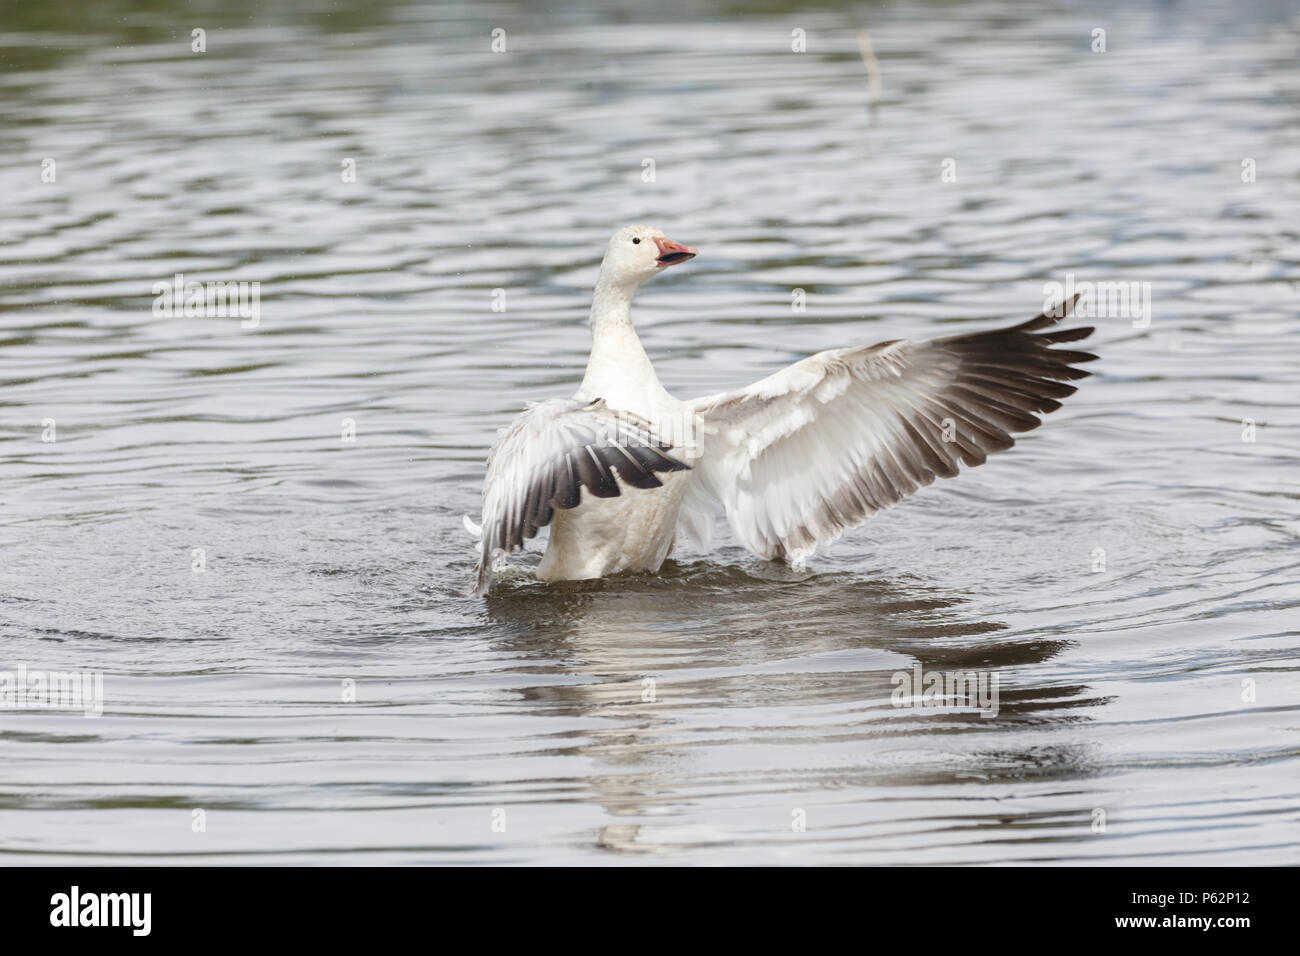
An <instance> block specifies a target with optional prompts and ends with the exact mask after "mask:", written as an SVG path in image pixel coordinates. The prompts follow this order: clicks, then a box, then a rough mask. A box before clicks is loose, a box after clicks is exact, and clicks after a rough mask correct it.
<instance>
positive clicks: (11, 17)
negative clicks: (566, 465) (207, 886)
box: [0, 0, 1300, 865]
mask: <svg viewBox="0 0 1300 956" xmlns="http://www.w3.org/2000/svg"><path fill="white" fill-rule="evenodd" d="M1298 29H1300V11H1297V8H1296V6H1295V5H1294V4H1292V3H1284V2H1250V3H1226V2H1225V3H1203V2H1190V3H1181V2H1170V3H1159V4H1152V5H1133V4H1121V3H1113V4H1108V3H1102V4H1082V3H1071V2H1046V3H1017V2H1005V0H995V2H984V0H976V2H972V3H966V2H963V3H956V2H953V3H944V2H924V0H907V2H892V3H887V4H870V3H864V4H853V5H841V4H832V3H824V4H823V3H817V4H807V5H799V6H794V5H791V4H786V3H765V2H760V3H745V4H739V3H721V2H718V3H710V2H702V3H701V2H691V3H680V4H674V3H668V4H654V5H651V4H646V3H631V2H628V3H605V2H601V3H595V2H591V3H573V4H564V5H562V6H561V5H556V6H555V7H553V8H541V7H537V6H535V5H531V4H515V3H504V2H503V3H474V4H464V5H457V4H431V3H416V2H387V0H366V2H364V3H363V2H351V0H344V2H337V3H336V2H330V3H326V2H318V3H311V2H270V3H264V2H256V3H254V2H247V3H237V2H236V3H230V2H221V3H216V2H213V3H183V2H148V0H135V2H123V0H107V2H96V3H93V4H83V3H72V2H58V0H46V2H42V3H40V4H27V3H19V2H16V0H5V2H0V195H3V197H4V210H5V215H4V222H3V229H2V230H0V378H2V387H0V639H2V641H0V647H3V659H0V668H9V669H13V668H15V667H17V666H18V665H19V664H25V665H26V666H28V667H29V668H49V669H59V668H69V669H80V670H98V671H102V672H103V673H104V689H105V706H104V715H103V716H102V717H100V718H98V719H94V720H88V719H85V718H83V717H81V716H80V715H78V714H62V713H46V714H42V713H31V712H15V711H5V710H0V762H2V763H3V766H4V767H5V773H4V774H3V780H0V859H3V860H4V861H5V862H8V863H34V862H35V863H44V862H52V861H55V860H57V861H59V862H65V863H66V862H73V863H75V862H148V863H157V862H276V863H289V862H291V863H339V862H355V863H447V862H487V863H585V864H592V863H597V864H598V863H627V862H632V863H654V862H673V863H678V862H680V863H749V864H753V863H771V862H788V863H830V862H847V863H906V864H913V863H1002V862H1026V861H1034V862H1061V861H1067V862H1076V863H1077V862H1096V861H1100V862H1123V863H1193V862H1196V863H1214V864H1220V863H1221V864H1247V865H1249V864H1256V863H1274V864H1275V863H1295V862H1297V860H1300V849H1298V848H1300V828H1298V827H1297V824H1298V823H1300V809H1297V797H1298V796H1300V782H1298V781H1300V772H1298V771H1300V749H1298V748H1297V743H1296V741H1297V736H1296V734H1297V730H1300V676H1298V674H1300V671H1298V667H1300V653H1298V652H1297V628H1298V625H1297V621H1298V620H1300V613H1298V612H1297V605H1298V604H1300V551H1298V550H1297V540H1298V538H1300V513H1298V502H1300V488H1298V486H1297V477H1298V476H1300V411H1298V410H1297V407H1296V404H1297V403H1296V399H1297V395H1300V389H1298V386H1300V347H1298V345H1300V319H1298V316H1297V308H1296V302H1297V298H1296V293H1297V291H1298V289H1297V267H1298V265H1300V122H1298V116H1300V71H1298V70H1297V66H1296V64H1297V63H1300V32H1298ZM196 30H198V31H202V32H201V33H200V34H196V33H195V31H196ZM864 30H865V31H867V34H868V37H869V41H870V45H871V48H872V50H873V51H874V57H875V61H876V63H877V64H878V79H879V84H878V87H877V86H875V85H873V83H872V82H871V79H870V76H869V72H868V69H867V59H864V54H863V50H862V46H861V43H860V32H861V31H864ZM1098 30H1101V31H1104V35H1103V36H1102V37H1101V39H1103V40H1104V45H1103V47H1102V48H1101V49H1098V48H1097V47H1098V39H1099V37H1098V34H1097V32H1096V31H1098ZM494 31H500V32H497V33H495V34H494ZM200 40H201V41H202V42H201V43H199V41H200ZM494 43H495V45H496V47H497V50H499V51H500V52H496V51H494ZM196 44H197V45H198V46H200V47H201V51H197V50H196ZM877 93H878V96H877ZM873 102H874V105H873ZM651 169H653V178H651V177H650V176H649V171H650V170H651ZM349 171H353V172H354V173H355V175H354V176H349V175H346V174H347V173H349ZM945 171H948V172H949V175H948V176H945V175H944V173H945ZM629 222H648V223H651V224H654V225H657V226H659V227H661V228H663V229H664V230H665V231H666V232H667V233H668V234H669V235H670V236H672V237H673V238H675V239H677V240H679V241H682V242H686V243H689V244H691V245H695V246H698V247H699V248H700V250H701V254H700V256H699V257H698V258H697V259H696V260H694V261H693V262H692V263H690V264H689V265H688V266H685V267H682V268H680V269H676V270H673V272H672V274H670V275H669V276H667V277H664V278H661V279H658V280H657V281H656V282H655V283H653V284H651V285H649V286H647V287H646V288H645V289H644V290H643V292H642V294H641V296H640V298H639V299H638V306H637V312H636V318H637V322H638V324H639V327H640V329H641V332H642V337H643V339H644V341H645V344H646V346H647V349H648V350H649V351H650V353H651V355H652V357H653V358H654V359H655V361H656V364H657V368H658V370H659V373H660V376H661V378H662V379H663V381H664V383H665V384H666V385H667V386H668V388H669V389H670V390H671V391H673V392H674V393H676V394H678V395H680V396H682V397H689V396H692V395H700V394H707V393H711V392H715V391H719V390H722V389H724V388H729V387H734V386H739V385H742V384H745V383H747V382H750V381H753V380H755V379H757V378H759V377H761V376H763V375H765V374H768V373H769V372H771V371H773V370H775V369H777V368H779V367H781V366H783V365H785V364H788V363H789V362H791V361H794V360H796V359H798V358H800V357H802V356H803V355H806V354H809V353H812V352H815V351H818V350H820V349H823V348H829V347H836V346H842V345H850V344H867V343H870V342H874V341H878V340H882V339H890V338H902V337H926V336H932V335H939V334H947V333H951V332H954V331H957V330H965V329H973V328H984V327H988V326H989V325H991V324H996V323H1005V322H1007V321H1013V320H1022V319H1026V318H1028V317H1030V316H1031V315H1033V314H1036V313H1037V312H1038V311H1039V310H1040V309H1041V307H1042V305H1043V298H1044V284H1045V283H1049V282H1064V281H1065V280H1066V274H1067V273H1073V274H1074V275H1075V277H1076V279H1077V280H1083V281H1091V282H1119V281H1124V282H1140V283H1150V289H1151V316H1150V324H1149V326H1147V327H1135V326H1134V324H1133V323H1132V322H1131V321H1129V320H1128V319H1127V318H1122V317H1121V318H1116V317H1107V316H1102V317H1099V318H1097V319H1096V320H1095V324H1097V325H1098V333H1097V335H1096V336H1094V338H1093V339H1092V340H1091V342H1090V344H1089V347H1090V348H1092V349H1093V350H1094V351H1096V352H1098V354H1100V355H1101V361H1100V362H1098V363H1095V365H1094V366H1092V368H1093V370H1094V371H1095V372H1096V377H1094V378H1091V379H1088V380H1086V381H1084V382H1083V383H1082V387H1081V389H1080V391H1079V393H1078V394H1077V395H1075V396H1074V397H1072V398H1071V399H1070V400H1069V401H1068V402H1067V403H1066V406H1065V408H1064V409H1062V410H1061V411H1060V412H1058V413H1056V414H1054V415H1052V416H1051V417H1050V418H1049V419H1048V420H1047V422H1046V424H1045V425H1044V427H1043V428H1042V429H1040V430H1039V431H1036V432H1034V433H1032V434H1031V435H1029V436H1027V437H1025V438H1023V439H1022V440H1021V441H1020V443H1019V445H1018V447H1017V448H1016V449H1015V450H1014V451H1013V452H1011V453H1009V454H1007V455H1004V456H1000V457H998V458H996V459H993V460H991V461H990V463H989V464H987V465H986V466H984V467H982V468H980V469H977V470H974V471H972V472H970V473H968V474H965V475H963V476H962V477H961V478H960V479H958V480H957V481H953V482H941V483H939V484H936V485H935V486H934V487H931V488H929V489H926V490H925V491H924V492H922V493H921V494H919V495H918V496H916V497H915V498H914V499H911V500H909V501H907V502H905V503H904V504H902V505H900V506H899V507H898V508H895V509H893V510H892V511H890V512H887V513H885V514H882V515H880V516H878V517H876V518H874V519H872V520H871V521H870V522H868V524H867V525H865V526H864V527H863V528H861V529H859V530H857V531H856V532H854V533H851V534H850V535H848V536H846V537H845V538H844V539H843V540H842V541H841V542H840V543H839V544H838V545H837V546H836V547H834V548H833V549H831V551H830V552H829V553H827V554H824V555H822V556H819V557H818V558H817V559H816V560H815V561H814V562H813V565H812V566H811V567H810V568H809V569H808V570H807V571H804V572H795V571H791V570H789V569H781V568H778V567H775V566H770V565H765V564H763V563H761V562H757V561H755V560H754V559H752V558H751V557H750V556H749V555H748V554H747V553H745V552H744V551H743V550H741V549H739V548H737V547H735V546H734V545H733V544H731V542H730V540H729V539H728V538H727V537H726V536H725V535H723V537H722V539H721V546H720V547H719V549H718V550H716V551H714V552H711V553H710V554H708V555H699V554H695V553H693V552H690V551H689V550H687V551H682V552H679V553H678V554H677V555H676V556H675V560H673V561H672V562H670V564H669V565H668V566H667V567H666V568H665V570H664V573H663V574H662V575H661V576H659V577H655V578H631V579H617V580H609V581H603V582H596V583H590V584H581V585H568V586H562V587H556V588H549V587H542V586H539V585H537V584H536V583H533V582H532V581H531V580H530V578H529V575H528V573H527V565H528V564H529V563H530V561H532V560H535V555H534V557H533V558H529V557H521V558H520V559H518V561H517V563H518V565H519V566H520V567H519V569H518V570H517V571H515V572H513V573H512V574H509V575H507V580H506V583H505V586H504V587H503V588H502V589H501V591H500V593H499V594H497V595H495V596H494V597H493V598H492V599H491V600H489V601H486V602H485V601H481V600H474V599H471V598H468V597H466V596H465V592H466V590H467V589H468V586H469V576H470V571H471V569H472V567H473V563H474V558H475V556H474V550H473V549H474V542H473V541H471V540H470V539H469V537H468V535H467V534H466V533H465V531H464V530H463V528H462V525H461V516H462V515H465V514H477V510H478V495H479V486H480V482H481V480H482V461H483V458H484V456H485V454H486V452H487V449H488V446H489V445H490V443H491V441H492V440H493V439H494V437H495V432H496V429H498V428H499V427H501V426H503V425H505V424H506V423H507V422H508V421H509V420H510V418H511V417H512V416H513V415H515V414H516V413H517V412H518V411H519V410H520V409H521V408H522V406H523V404H524V402H526V401H532V400H539V399H543V398H548V397H554V396H561V395H567V394H570V393H571V392H572V391H573V389H574V388H575V387H576V384H577V382H578V381H579V380H580V378H581V371H582V366H583V364H584V362H585V359H586V350H587V347H588V342H589V333H588V330H587V328H586V323H585V317H586V310H587V307H588V305H589V294H590V293H589V290H590V286H591V283H592V281H593V279H594V277H595V271H596V266H597V264H598V261H599V257H600V255H601V253H602V250H603V247H604V243H605V242H606V240H607V239H608V237H609V235H610V234H611V233H612V232H613V231H614V230H615V229H616V228H618V227H619V226H621V225H623V224H626V223H629ZM176 273H182V274H184V275H185V277H186V278H187V279H190V280H195V281H256V282H259V283H260V308H261V314H260V323H259V325H258V327H257V328H251V329H250V328H243V327H241V324H240V322H239V320H238V319H232V318H216V317H184V316H173V317H159V316H157V315H155V314H154V313H153V311H152V305H153V302H154V292H153V288H154V285H155V283H159V282H169V281H171V279H172V277H173V276H174V275H175V274H176ZM794 289H803V290H804V291H805V294H806V310H805V311H803V312H796V311H794V310H792V307H791V301H792V290H794ZM494 290H505V299H504V301H505V311H494V310H493V307H492V306H493V303H494V301H496V302H499V301H500V296H494ZM51 421H52V422H53V423H54V424H53V426H52V427H53V431H51V426H50V425H48V424H47V423H48V422H51ZM348 422H351V423H352V427H353V428H354V429H355V440H353V441H348V440H346V437H347V429H348V425H347V423H348ZM51 437H53V438H55V439H56V440H53V441H50V440H48V439H49V438H51ZM534 547H536V546H534ZM196 552H201V553H202V562H201V564H202V568H203V570H202V571H197V572H196V571H195V570H194V567H195V553H196ZM918 664H920V665H921V666H922V667H924V668H925V669H927V670H944V669H948V670H951V669H960V668H976V669H979V670H981V671H982V672H984V673H990V674H996V675H997V676H998V679H999V681H1000V686H1001V695H1002V700H1001V710H1000V713H999V716H998V717H997V718H996V719H991V720H990V719H983V718H981V717H980V716H979V715H978V714H975V713H972V712H970V711H948V712H933V711H930V712H923V711H917V710H907V709H900V708H896V707H893V706H891V702H890V694H891V691H892V690H893V685H892V684H891V678H892V675H894V674H896V673H898V672H900V671H911V669H912V668H913V667H914V666H916V665H918ZM348 681H351V682H353V685H351V686H354V687H355V700H354V701H353V700H347V699H345V697H346V688H347V686H349V685H347V684H346V683H345V682H348ZM647 681H651V682H653V683H652V684H647V683H646V682H647ZM648 687H652V688H653V691H654V694H653V697H654V699H653V700H647V699H644V698H645V697H646V690H647V688H648ZM195 809H203V810H204V811H205V819H206V829H205V830H204V831H202V832H195V830H194V826H193V820H194V814H193V811H194V810H195ZM1098 811H1100V812H1101V815H1100V817H1099V815H1098ZM800 813H802V814H803V817H802V819H804V820H805V821H806V825H805V828H804V829H803V830H799V829H798V828H796V827H795V826H793V821H797V820H798V819H800V817H799V814H800ZM1099 819H1100V820H1101V821H1102V824H1103V825H1102V826H1101V827H1100V828H1099V827H1098V820H1099ZM494 824H496V825H495V826H494Z"/></svg>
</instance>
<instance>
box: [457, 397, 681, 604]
mask: <svg viewBox="0 0 1300 956" xmlns="http://www.w3.org/2000/svg"><path fill="white" fill-rule="evenodd" d="M667 447H668V446H667V445H664V444H663V443H661V442H659V441H657V440H655V438H654V437H653V435H652V430H651V428H650V427H649V425H648V424H647V423H646V422H644V421H641V420H640V419H638V418H636V417H635V416H631V415H628V414H626V413H623V412H617V413H616V412H614V411H611V410H610V409H609V408H607V407H606V406H605V403H604V402H602V401H600V400H597V401H595V402H585V401H579V400H577V399H554V400H552V401H548V402H539V403H538V404H536V405H531V406H529V408H528V410H527V411H525V412H524V413H523V414H522V415H520V416H519V417H518V418H516V419H515V420H514V422H513V423H512V424H511V425H510V427H509V428H507V429H504V430H503V431H502V435H501V438H500V440H499V441H498V442H497V443H496V445H495V446H493V448H492V452H491V454H490V455H489V456H488V465H487V479H486V480H485V481H484V483H483V519H482V528H483V539H482V542H481V552H480V555H479V563H478V569H477V580H476V584H475V587H474V593H475V594H486V593H487V592H488V591H489V590H491V587H492V581H493V573H492V565H493V563H494V562H495V560H496V559H497V558H498V557H499V556H501V555H502V554H508V553H510V552H512V551H515V550H518V549H519V548H522V547H523V545H524V542H525V541H526V540H528V539H529V538H531V537H533V536H534V535H536V534H537V531H538V529H540V528H544V527H546V525H548V524H550V523H551V519H552V518H553V517H554V516H555V509H557V508H559V509H561V510H565V509H569V508H576V507H577V506H578V504H579V502H581V500H582V490H583V489H584V488H585V489H586V490H587V492H588V493H589V494H591V495H594V496H595V497H597V498H615V497H617V496H618V495H620V494H621V493H622V491H621V488H620V481H621V482H622V484H624V485H629V486H631V487H633V488H643V489H648V488H659V487H661V486H662V485H663V482H662V481H660V480H659V478H658V475H660V474H663V473H666V472H673V471H685V470H687V468H688V466H687V465H684V464H682V463H681V462H680V461H678V460H677V459H675V458H673V457H672V456H671V455H668V454H666V453H665V451H664V449H665V448H667Z"/></svg>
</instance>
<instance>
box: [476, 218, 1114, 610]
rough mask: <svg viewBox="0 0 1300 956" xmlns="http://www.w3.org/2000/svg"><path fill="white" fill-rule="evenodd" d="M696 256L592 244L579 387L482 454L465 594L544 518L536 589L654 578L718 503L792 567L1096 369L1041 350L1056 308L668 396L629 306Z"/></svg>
mask: <svg viewBox="0 0 1300 956" xmlns="http://www.w3.org/2000/svg"><path fill="white" fill-rule="evenodd" d="M696 252H697V250H695V249H693V248H692V247H690V246H684V245H681V244H680V243H677V242H673V241H672V240H670V239H668V238H666V237H665V236H664V234H663V233H662V232H660V231H659V230H658V229H655V228H653V227H650V226H628V227H626V228H624V229H620V230H619V231H618V232H617V233H615V234H614V237H613V238H612V239H611V240H610V241H609V245H608V247H607V248H606V250H605V257H604V259H603V261H602V262H601V266H600V273H599V275H598V277H597V279H596V287H595V291H594V293H593V295H592V303H591V330H592V348H591V357H590V359H589V361H588V362H587V372H586V376H585V377H584V378H583V380H582V385H581V387H579V389H578V391H577V393H576V394H575V395H574V396H573V397H572V398H569V399H552V400H550V401H545V402H540V403H537V404H534V405H531V406H530V407H529V408H528V409H527V410H526V411H525V412H524V413H523V414H521V415H520V416H519V417H518V418H516V419H515V421H514V423H513V424H512V425H510V427H509V428H506V429H503V430H502V433H501V437H500V439H499V440H498V441H497V443H496V444H495V445H494V446H493V449H492V451H491V453H490V455H489V457H488V463H487V478H486V481H485V482H484V486H483V512H482V523H481V530H480V529H474V530H479V533H480V534H481V541H480V556H479V563H478V569H477V580H476V584H475V587H474V593H475V594H486V593H488V591H490V590H491V588H492V584H493V580H494V565H495V564H496V563H497V561H498V560H499V559H500V558H501V557H502V556H503V555H505V554H508V553H510V552H512V551H515V550H517V549H519V548H521V547H523V544H524V541H525V540H527V539H528V538H531V537H533V536H534V535H535V534H536V533H537V531H538V529H540V528H543V527H545V526H547V525H550V526H551V530H550V537H549V540H548V542H547V546H546V551H545V554H544V555H543V557H542V561H541V564H540V565H539V566H538V569H537V576H538V577H539V578H541V579H542V580H544V581H556V580H574V579H584V578H598V577H603V576H605V575H609V574H617V573H619V572H630V571H641V572H655V571H657V570H658V569H659V567H660V565H661V564H662V563H663V561H664V559H665V558H666V557H667V556H668V554H669V553H670V552H671V551H672V548H673V544H674V542H675V540H676V536H677V533H678V530H679V528H680V529H681V530H682V531H683V532H684V533H686V534H688V535H689V536H690V537H692V538H693V539H695V541H696V542H697V543H698V544H700V545H701V546H702V547H705V548H707V546H708V543H709V537H710V531H711V528H712V525H713V520H714V517H715V516H716V514H717V513H718V512H719V511H721V512H722V513H724V514H725V515H726V517H727V521H728V523H729V524H730V526H731V530H732V533H733V534H734V535H735V537H736V538H737V539H738V540H739V541H740V543H741V544H743V545H744V546H745V547H746V548H748V549H749V550H750V551H752V552H753V553H754V554H756V555H758V556H760V557H763V558H768V559H778V560H786V561H790V562H792V563H796V564H800V563H802V562H803V561H805V560H806V559H807V558H808V557H810V556H811V555H812V554H813V552H814V551H815V550H816V548H817V547H818V546H819V545H826V544H829V543H830V542H832V541H834V540H835V539H837V538H838V537H839V536H840V535H841V534H843V533H844V532H845V531H846V530H847V529H849V528H852V527H855V526H856V525H858V524H861V523H862V522H863V521H864V520H865V519H866V518H868V517H869V516H871V515H872V514H874V513H875V512H877V511H879V510H880V509H882V508H887V507H889V506H890V505H892V504H895V503H897V502H899V501H901V500H902V499H903V498H905V497H907V496H908V495H910V494H912V493H913V492H914V491H916V490H917V489H918V488H920V487H922V486H924V485H928V484H930V483H931V482H933V481H934V479H935V478H936V477H944V478H951V477H953V476H955V475H956V474H957V471H958V464H959V463H961V462H964V463H965V464H966V465H967V466H975V465H980V464H983V463H984V460H985V458H986V457H987V455H988V454H989V453H990V452H995V451H1002V450H1004V449H1007V448H1010V447H1011V446H1012V445H1013V444H1015V440H1014V439H1013V438H1012V437H1011V435H1012V433H1013V432H1024V431H1028V430H1030V429H1032V428H1036V427H1037V426H1038V425H1039V424H1041V422H1040V419H1039V418H1038V417H1037V415H1038V414H1042V413H1046V412H1051V411H1055V410H1056V409H1058V408H1060V407H1061V404H1060V401H1059V399H1062V398H1065V397H1066V396H1067V395H1070V394H1072V393H1073V392H1074V391H1075V386H1073V385H1068V384H1066V382H1067V381H1069V380H1073V379H1080V378H1084V377H1086V376H1087V375H1089V374H1090V373H1089V372H1087V371H1084V370H1083V369H1080V368H1076V367H1075V366H1077V365H1079V364H1081V363H1083V362H1089V361H1092V360H1093V359H1095V358H1096V356H1095V355H1092V354H1090V353H1088V352H1078V351H1071V350H1067V349H1061V348H1056V347H1055V346H1058V345H1061V344H1063V343H1066V342H1073V341H1077V340H1079V339H1083V338H1086V337H1087V336H1088V335H1089V334H1091V333H1092V331H1093V330H1092V329H1091V328H1073V329H1065V330H1056V331H1048V330H1049V329H1051V327H1052V326H1053V325H1055V323H1056V322H1057V321H1058V320H1059V319H1060V318H1062V317H1063V316H1065V315H1068V314H1069V311H1070V308H1071V307H1072V306H1073V305H1074V300H1070V301H1069V302H1064V303H1061V305H1059V306H1058V307H1057V308H1055V309H1052V310H1049V311H1048V312H1047V313H1045V314H1043V315H1040V316H1038V317H1037V318H1034V319H1030V320H1029V321H1028V322H1023V323H1021V324H1019V325H1014V326H1011V327H1009V328H1002V329H994V330H991V331H986V332H969V333H964V334H961V335H949V336H944V337H942V338H936V339H929V340H925V341H911V340H906V339H899V340H894V341H889V342H881V343H878V344H876V345H869V346H859V347H849V348H841V349H831V350H829V351H825V352H819V353H817V354H816V355H813V356H810V357H809V358H806V359H803V360H802V361H799V362H796V363H795V364H793V365H791V366H789V367H788V368H785V369H782V370H781V371H779V372H776V373H775V374H773V375H769V376H768V377H767V378H765V379H762V380H761V381H759V382H756V383H755V384H753V385H750V386H749V387H747V388H742V389H740V390H738V391H733V392H725V393H722V394H718V395H710V396H707V397H705V398H697V399H695V400H693V401H687V402H682V401H679V400H677V399H675V398H673V397H672V396H671V395H669V394H668V392H667V391H666V390H665V389H664V387H663V385H661V384H660V382H659V378H658V377H657V376H656V375H655V372H654V367H653V366H652V365H651V364H650V359H649V357H648V356H647V355H646V352H645V349H644V348H642V346H641V341H640V339H639V338H638V337H637V334H636V331H635V330H634V329H633V327H632V318H631V304H632V297H633V295H635V293H636V290H637V288H638V287H639V286H640V285H641V284H642V283H643V282H645V281H646V280H647V279H649V278H650V277H651V276H654V275H657V274H658V273H660V272H662V271H664V270H665V269H667V268H669V267H671V266H673V265H675V264H677V263H679V262H685V261H687V260H689V259H691V258H694V256H695V255H696ZM1076 298H1077V297H1076ZM466 523H467V525H469V524H471V523H470V522H469V521H468V519H467V522H466Z"/></svg>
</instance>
